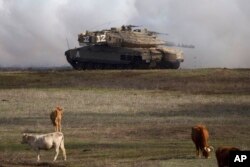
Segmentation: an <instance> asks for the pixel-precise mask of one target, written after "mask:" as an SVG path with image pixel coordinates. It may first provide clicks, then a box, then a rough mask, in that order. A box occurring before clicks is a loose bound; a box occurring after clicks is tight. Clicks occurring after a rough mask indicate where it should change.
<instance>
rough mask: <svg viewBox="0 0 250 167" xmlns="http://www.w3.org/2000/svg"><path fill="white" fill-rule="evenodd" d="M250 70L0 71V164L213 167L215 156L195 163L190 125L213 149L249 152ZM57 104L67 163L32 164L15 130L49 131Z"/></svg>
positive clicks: (32, 157)
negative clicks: (203, 131)
mask: <svg viewBox="0 0 250 167" xmlns="http://www.w3.org/2000/svg"><path fill="white" fill-rule="evenodd" d="M249 72H250V70H224V69H214V70H213V69H207V70H195V71H193V70H183V71H172V70H169V71H168V70H166V71H165V70H163V71H159V70H156V71H155V70H153V71H104V72H102V71H85V72H77V71H66V72H42V73H40V72H2V73H0V80H1V81H3V82H0V87H1V89H0V125H1V126H0V133H1V136H0V164H2V166H190V167H191V166H216V160H215V157H214V155H212V158H211V159H208V160H205V159H196V158H195V148H194V145H193V143H192V141H191V139H190V128H191V126H193V125H194V124H197V123H204V124H206V125H207V126H208V129H209V130H210V135H211V138H210V143H211V144H212V145H214V146H215V147H217V146H220V145H234V146H238V147H240V148H242V149H250V148H249V147H250V140H249V136H250V123H249V122H250V112H249V110H250V91H249V85H250V82H249V81H250V79H249V78H250V75H249ZM221 73H222V74H221ZM218 74H221V75H220V76H219V75H218ZM52 78H53V81H52ZM236 80H237V82H236V83H234V82H235V81H236ZM189 83H195V84H194V85H195V86H194V85H192V84H189ZM90 84H91V85H90ZM232 85H236V86H232ZM171 86H172V87H171ZM167 87H169V88H167ZM239 87H240V88H239ZM205 89H206V90H205ZM237 90H240V91H239V92H238V91H237ZM243 90H245V91H243ZM57 105H61V106H63V107H64V109H65V112H64V113H65V114H64V117H63V122H62V124H63V132H64V134H65V138H66V141H65V142H66V143H65V146H66V149H67V154H68V161H67V162H62V161H59V162H57V163H52V162H51V161H50V160H51V159H52V157H53V154H54V153H53V151H51V152H42V160H43V162H41V163H36V162H35V159H36V157H35V153H34V152H33V151H31V150H29V149H27V147H26V146H23V145H21V144H20V140H21V133H22V132H35V133H47V132H51V131H53V130H54V128H53V126H52V125H51V122H50V119H49V113H50V111H51V110H52V109H53V108H54V107H55V106H57ZM58 158H59V160H60V159H62V155H61V154H59V157H58Z"/></svg>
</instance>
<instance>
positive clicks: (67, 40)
mask: <svg viewBox="0 0 250 167" xmlns="http://www.w3.org/2000/svg"><path fill="white" fill-rule="evenodd" d="M66 42H67V46H68V49H69V41H68V38H66Z"/></svg>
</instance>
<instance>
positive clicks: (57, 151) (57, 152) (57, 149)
mask: <svg viewBox="0 0 250 167" xmlns="http://www.w3.org/2000/svg"><path fill="white" fill-rule="evenodd" d="M58 154H59V147H56V154H55V157H54V161H56V159H57V156H58Z"/></svg>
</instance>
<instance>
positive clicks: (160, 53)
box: [65, 25, 193, 70]
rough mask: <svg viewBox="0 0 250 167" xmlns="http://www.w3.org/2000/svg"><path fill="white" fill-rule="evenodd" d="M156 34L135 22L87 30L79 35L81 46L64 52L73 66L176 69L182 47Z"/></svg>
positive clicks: (81, 68)
mask: <svg viewBox="0 0 250 167" xmlns="http://www.w3.org/2000/svg"><path fill="white" fill-rule="evenodd" d="M158 34H159V33H157V32H154V31H148V30H147V29H146V28H138V27H137V26H134V25H127V26H124V25H123V26H121V27H119V28H110V29H105V30H101V31H86V32H84V33H81V34H79V35H78V42H79V45H80V47H79V48H74V49H69V50H67V51H66V52H65V56H66V59H67V61H68V62H69V63H70V64H71V66H72V67H73V68H74V69H76V70H85V69H152V68H155V69H178V68H179V67H180V63H181V62H183V61H184V58H183V52H182V50H180V49H177V48H174V47H172V46H174V44H173V43H170V42H169V43H168V42H165V41H163V40H161V39H160V38H159V37H158ZM185 47H189V48H190V47H193V46H187V45H185Z"/></svg>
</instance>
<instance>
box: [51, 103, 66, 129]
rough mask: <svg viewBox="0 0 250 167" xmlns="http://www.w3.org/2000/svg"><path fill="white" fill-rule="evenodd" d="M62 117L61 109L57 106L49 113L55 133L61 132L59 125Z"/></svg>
mask: <svg viewBox="0 0 250 167" xmlns="http://www.w3.org/2000/svg"><path fill="white" fill-rule="evenodd" d="M62 115H63V109H62V108H61V107H59V106H57V107H56V109H55V110H54V111H52V112H51V113H50V119H51V122H52V124H53V125H54V127H55V131H56V132H61V131H62V125H61V121H62Z"/></svg>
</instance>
